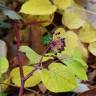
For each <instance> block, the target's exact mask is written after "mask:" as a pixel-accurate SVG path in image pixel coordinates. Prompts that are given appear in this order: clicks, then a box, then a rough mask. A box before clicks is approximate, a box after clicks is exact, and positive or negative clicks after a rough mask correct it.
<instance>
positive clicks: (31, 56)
mask: <svg viewBox="0 0 96 96" xmlns="http://www.w3.org/2000/svg"><path fill="white" fill-rule="evenodd" d="M19 51H21V52H24V53H25V54H26V56H27V57H28V59H29V60H30V63H32V64H36V63H39V62H40V59H41V57H42V56H41V55H39V54H37V53H36V52H35V51H33V50H32V49H31V48H30V47H28V46H20V49H19Z"/></svg>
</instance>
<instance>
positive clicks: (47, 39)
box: [42, 33, 52, 45]
mask: <svg viewBox="0 0 96 96" xmlns="http://www.w3.org/2000/svg"><path fill="white" fill-rule="evenodd" d="M51 40H52V37H51V35H50V34H48V33H47V34H44V36H43V37H42V42H43V44H44V45H48V44H49V43H50V41H51Z"/></svg>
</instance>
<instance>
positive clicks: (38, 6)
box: [20, 0, 56, 15]
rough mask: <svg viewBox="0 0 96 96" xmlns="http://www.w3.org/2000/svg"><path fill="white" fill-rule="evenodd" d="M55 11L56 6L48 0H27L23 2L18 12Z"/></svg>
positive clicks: (37, 12) (43, 12)
mask: <svg viewBox="0 0 96 96" xmlns="http://www.w3.org/2000/svg"><path fill="white" fill-rule="evenodd" d="M55 11H56V7H55V6H54V5H52V4H51V2H50V1H49V0H44V1H43V2H42V0H29V1H27V2H25V3H24V4H23V6H22V8H21V10H20V12H22V13H25V14H30V15H50V14H52V13H54V12H55Z"/></svg>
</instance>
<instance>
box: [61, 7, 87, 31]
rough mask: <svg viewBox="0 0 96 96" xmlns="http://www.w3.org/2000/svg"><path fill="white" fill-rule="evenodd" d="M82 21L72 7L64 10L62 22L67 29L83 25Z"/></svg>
mask: <svg viewBox="0 0 96 96" xmlns="http://www.w3.org/2000/svg"><path fill="white" fill-rule="evenodd" d="M84 22H85V21H84V20H83V19H82V18H81V17H80V14H79V13H78V12H77V11H76V10H75V9H74V8H69V9H66V10H65V11H64V14H63V18H62V23H63V24H64V25H65V26H66V27H68V28H69V29H78V28H80V27H81V26H83V25H84Z"/></svg>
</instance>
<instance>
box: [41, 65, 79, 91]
mask: <svg viewBox="0 0 96 96" xmlns="http://www.w3.org/2000/svg"><path fill="white" fill-rule="evenodd" d="M48 68H49V70H47V69H42V71H41V79H42V82H43V83H44V85H45V86H46V88H47V89H48V90H50V91H52V92H67V91H72V90H73V89H74V88H76V86H77V82H76V78H75V76H74V75H73V74H72V72H71V71H70V70H69V69H68V68H67V67H66V66H64V65H62V64H61V63H52V64H50V65H49V67H48ZM69 82H70V83H69Z"/></svg>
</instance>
